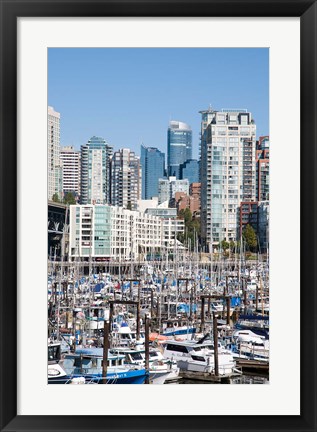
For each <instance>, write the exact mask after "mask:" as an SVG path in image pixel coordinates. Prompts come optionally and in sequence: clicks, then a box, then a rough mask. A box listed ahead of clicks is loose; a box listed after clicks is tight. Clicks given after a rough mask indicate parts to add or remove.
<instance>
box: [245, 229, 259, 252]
mask: <svg viewBox="0 0 317 432" xmlns="http://www.w3.org/2000/svg"><path fill="white" fill-rule="evenodd" d="M242 236H243V238H244V239H245V241H246V244H247V245H248V246H249V249H250V251H252V252H254V251H256V247H257V244H258V241H257V236H256V232H255V231H254V229H253V228H252V226H251V225H249V224H248V225H247V226H246V227H245V228H244V230H243V233H242Z"/></svg>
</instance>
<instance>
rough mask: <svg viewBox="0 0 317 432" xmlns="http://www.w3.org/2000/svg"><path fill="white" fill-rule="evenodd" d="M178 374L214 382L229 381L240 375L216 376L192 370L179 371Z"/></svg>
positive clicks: (192, 378) (187, 377)
mask: <svg viewBox="0 0 317 432" xmlns="http://www.w3.org/2000/svg"><path fill="white" fill-rule="evenodd" d="M179 376H180V377H181V378H186V379H190V380H195V381H206V382H214V383H225V382H228V383H229V381H230V379H231V378H233V377H234V376H240V374H238V373H237V374H231V375H230V376H221V375H219V376H216V375H214V374H211V373H208V372H192V371H180V373H179Z"/></svg>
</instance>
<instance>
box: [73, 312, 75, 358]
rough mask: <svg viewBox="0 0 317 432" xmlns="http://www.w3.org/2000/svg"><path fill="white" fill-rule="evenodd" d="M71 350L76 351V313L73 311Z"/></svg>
mask: <svg viewBox="0 0 317 432" xmlns="http://www.w3.org/2000/svg"><path fill="white" fill-rule="evenodd" d="M73 336H74V341H73V351H74V352H76V313H75V311H73Z"/></svg>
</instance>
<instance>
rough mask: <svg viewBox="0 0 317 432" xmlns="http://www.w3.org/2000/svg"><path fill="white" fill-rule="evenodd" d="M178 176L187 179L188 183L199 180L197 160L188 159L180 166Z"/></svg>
mask: <svg viewBox="0 0 317 432" xmlns="http://www.w3.org/2000/svg"><path fill="white" fill-rule="evenodd" d="M180 176H181V177H180V178H181V179H187V180H188V183H189V184H191V183H198V182H199V161H198V160H196V159H189V160H187V161H185V162H184V163H183V164H182V165H181V166H180Z"/></svg>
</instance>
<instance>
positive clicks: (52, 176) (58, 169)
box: [47, 106, 62, 200]
mask: <svg viewBox="0 0 317 432" xmlns="http://www.w3.org/2000/svg"><path fill="white" fill-rule="evenodd" d="M47 177H48V178H47V180H48V190H47V193H48V199H49V200H51V199H52V198H53V195H54V194H57V195H58V197H59V199H61V198H62V165H61V161H60V113H59V112H56V111H55V110H54V108H53V107H51V106H49V107H48V115H47Z"/></svg>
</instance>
